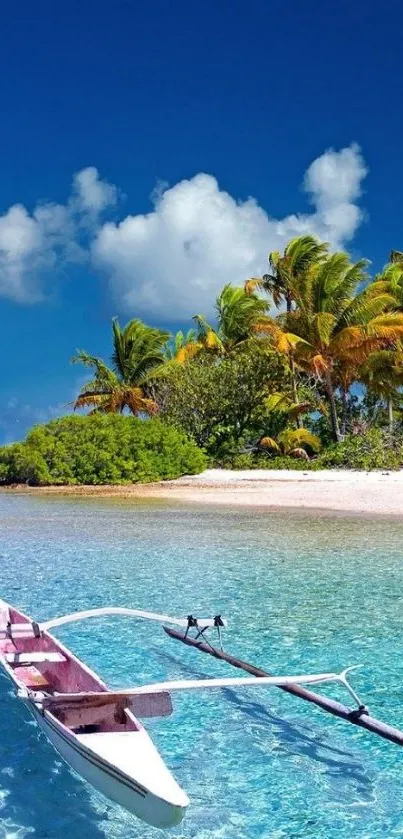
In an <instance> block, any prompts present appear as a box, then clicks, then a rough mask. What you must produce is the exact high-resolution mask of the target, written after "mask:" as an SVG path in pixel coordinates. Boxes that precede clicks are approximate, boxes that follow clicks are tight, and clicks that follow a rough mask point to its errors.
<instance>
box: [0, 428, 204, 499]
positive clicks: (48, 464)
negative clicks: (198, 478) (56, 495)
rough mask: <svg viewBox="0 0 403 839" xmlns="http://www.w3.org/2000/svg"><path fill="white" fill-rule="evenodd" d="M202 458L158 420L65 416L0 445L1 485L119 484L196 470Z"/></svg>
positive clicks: (184, 438)
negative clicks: (22, 441)
mask: <svg viewBox="0 0 403 839" xmlns="http://www.w3.org/2000/svg"><path fill="white" fill-rule="evenodd" d="M205 467H206V458H205V456H204V454H203V452H202V451H201V450H200V449H199V448H198V447H197V446H196V444H195V443H194V442H193V441H192V440H189V439H188V437H187V436H186V435H185V434H184V433H183V432H182V431H179V430H178V429H177V428H174V427H172V426H170V425H167V424H165V423H163V422H162V421H161V420H159V419H150V420H141V419H137V418H135V417H129V416H121V415H115V414H109V415H102V414H96V415H93V416H91V417H80V416H75V415H72V416H68V417H63V418H62V419H58V420H52V422H50V423H48V424H47V425H39V426H36V427H35V428H33V429H32V431H30V432H29V434H28V436H27V438H26V441H25V442H24V443H14V444H13V445H11V446H4V447H3V448H0V481H1V482H2V483H8V484H11V483H29V484H32V485H34V486H43V485H48V484H124V483H133V482H136V481H143V482H147V481H159V480H164V479H170V478H177V477H179V476H180V475H184V474H196V473H198V472H201V471H202V470H203V469H204V468H205Z"/></svg>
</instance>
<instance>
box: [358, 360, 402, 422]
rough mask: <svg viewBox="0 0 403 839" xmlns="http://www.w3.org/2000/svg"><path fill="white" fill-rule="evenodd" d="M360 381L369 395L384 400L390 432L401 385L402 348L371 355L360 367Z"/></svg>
mask: <svg viewBox="0 0 403 839" xmlns="http://www.w3.org/2000/svg"><path fill="white" fill-rule="evenodd" d="M360 379H361V381H362V382H364V384H365V386H366V388H367V390H368V391H369V392H370V393H373V394H374V395H375V396H378V397H380V398H381V399H384V400H385V402H386V404H387V409H388V418H389V431H390V432H392V431H393V409H394V404H395V402H396V400H397V398H398V389H399V388H400V387H402V385H403V347H402V346H401V345H400V344H399V345H398V346H397V347H395V348H393V349H384V350H378V351H377V352H374V353H371V355H370V356H369V358H368V359H367V361H366V362H365V363H364V364H363V365H362V367H361V371H360Z"/></svg>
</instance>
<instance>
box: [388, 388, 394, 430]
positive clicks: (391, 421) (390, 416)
mask: <svg viewBox="0 0 403 839" xmlns="http://www.w3.org/2000/svg"><path fill="white" fill-rule="evenodd" d="M388 417H389V432H390V433H391V434H393V401H392V397H391V396H389V397H388Z"/></svg>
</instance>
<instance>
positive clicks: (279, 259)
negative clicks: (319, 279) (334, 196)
mask: <svg viewBox="0 0 403 839" xmlns="http://www.w3.org/2000/svg"><path fill="white" fill-rule="evenodd" d="M328 247H329V246H328V244H327V242H319V241H318V240H317V239H315V238H314V237H313V236H298V237H296V238H295V239H291V241H290V242H288V245H286V247H285V248H284V253H283V254H280V252H279V251H272V252H271V253H269V267H270V271H269V273H268V274H263V277H260V278H259V277H253V278H252V279H250V280H247V281H246V283H245V289H246V291H247V292H253V291H255V290H256V289H257V288H258V289H260V291H264V292H266V294H268V295H269V297H271V298H272V299H273V303H274V305H275V306H277V307H280V306H282V305H283V304H284V303H285V305H286V310H287V312H291V310H292V307H293V304H294V303H297V302H298V300H299V298H300V296H301V286H302V287H303V286H304V284H305V281H306V277H307V276H308V274H309V272H310V271H311V269H312V268H313V267H315V266H316V265H318V264H319V263H321V262H323V260H324V259H325V258H326V255H327V252H328Z"/></svg>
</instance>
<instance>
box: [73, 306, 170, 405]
mask: <svg viewBox="0 0 403 839" xmlns="http://www.w3.org/2000/svg"><path fill="white" fill-rule="evenodd" d="M112 336H113V353H112V359H111V361H112V365H111V367H108V365H107V364H105V362H104V361H103V360H102V359H101V358H97V356H94V355H89V353H87V352H85V351H84V350H81V351H80V352H78V353H77V355H76V356H74V358H73V359H72V361H73V363H80V364H84V365H85V366H86V367H89V368H90V369H91V370H92V371H93V378H92V379H91V380H90V381H89V382H87V383H86V384H85V385H84V386H83V387H82V388H81V390H80V393H79V395H78V396H77V399H76V400H75V402H74V410H77V409H79V408H91V409H92V410H91V411H90V413H122V412H123V411H124V410H125V408H127V409H128V410H129V411H131V413H132V414H141V413H145V414H153V413H155V412H156V411H157V409H158V408H157V405H156V403H155V402H154V400H153V399H151V398H149V396H148V395H147V380H148V377H149V375H150V374H151V372H152V371H153V370H154V369H155V368H156V367H158V366H159V365H161V364H163V363H164V360H165V358H164V349H165V346H166V343H167V341H168V339H169V337H170V336H169V332H165V331H163V330H162V329H154V328H153V327H151V326H147V325H146V324H145V323H143V322H142V321H141V320H131V321H129V323H128V324H126V326H125V327H123V328H121V327H120V325H119V321H118V319H117V318H114V319H113V320H112Z"/></svg>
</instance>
